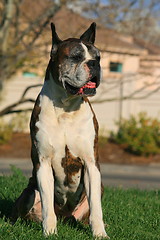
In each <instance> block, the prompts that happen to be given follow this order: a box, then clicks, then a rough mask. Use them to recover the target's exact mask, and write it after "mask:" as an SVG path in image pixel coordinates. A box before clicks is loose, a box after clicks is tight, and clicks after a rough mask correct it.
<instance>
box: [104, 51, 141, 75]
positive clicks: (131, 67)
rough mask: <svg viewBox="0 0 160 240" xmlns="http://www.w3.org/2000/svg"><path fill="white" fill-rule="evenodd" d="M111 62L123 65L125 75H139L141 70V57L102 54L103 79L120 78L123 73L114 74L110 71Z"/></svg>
mask: <svg viewBox="0 0 160 240" xmlns="http://www.w3.org/2000/svg"><path fill="white" fill-rule="evenodd" d="M110 62H120V63H122V64H123V67H122V72H123V73H124V74H128V73H132V74H133V73H137V72H138V70H139V56H138V55H129V54H118V53H108V52H102V53H101V66H102V69H103V78H104V79H105V78H107V77H113V78H114V77H115V78H119V77H120V76H121V73H114V72H110V71H109V64H110Z"/></svg>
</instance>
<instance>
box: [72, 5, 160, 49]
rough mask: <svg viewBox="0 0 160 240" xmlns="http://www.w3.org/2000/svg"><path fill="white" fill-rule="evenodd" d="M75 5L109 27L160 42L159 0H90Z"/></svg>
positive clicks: (86, 14)
mask: <svg viewBox="0 0 160 240" xmlns="http://www.w3.org/2000/svg"><path fill="white" fill-rule="evenodd" d="M80 3H81V4H80ZM74 5H75V8H76V10H77V11H78V12H81V13H82V14H83V15H84V16H87V17H88V16H89V17H94V18H96V19H97V21H99V22H100V23H101V24H102V25H105V26H106V27H108V28H111V29H115V30H116V31H118V32H120V33H124V34H129V35H132V36H134V37H137V38H142V39H145V40H148V41H150V42H152V43H155V44H159V37H160V26H159V20H160V16H159V11H160V1H159V0H148V1H145V0H103V1H102V0H92V1H90V0H88V1H86V2H81V1H78V2H76V3H75V4H74Z"/></svg>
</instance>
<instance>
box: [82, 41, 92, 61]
mask: <svg viewBox="0 0 160 240" xmlns="http://www.w3.org/2000/svg"><path fill="white" fill-rule="evenodd" d="M81 45H82V47H83V49H84V51H85V61H88V60H91V59H92V56H91V55H90V53H89V52H88V49H87V47H86V45H84V44H83V43H81Z"/></svg>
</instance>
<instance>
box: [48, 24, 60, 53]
mask: <svg viewBox="0 0 160 240" xmlns="http://www.w3.org/2000/svg"><path fill="white" fill-rule="evenodd" d="M51 30H52V49H51V56H53V55H54V54H55V53H56V51H57V48H58V44H60V43H61V42H62V40H61V39H60V38H59V37H58V35H57V33H56V28H55V25H54V24H53V23H51Z"/></svg>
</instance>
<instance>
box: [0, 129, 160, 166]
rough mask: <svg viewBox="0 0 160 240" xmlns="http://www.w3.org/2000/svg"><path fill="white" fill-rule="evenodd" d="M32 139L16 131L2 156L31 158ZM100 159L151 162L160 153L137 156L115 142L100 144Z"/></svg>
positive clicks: (159, 159) (0, 152)
mask: <svg viewBox="0 0 160 240" xmlns="http://www.w3.org/2000/svg"><path fill="white" fill-rule="evenodd" d="M30 149H31V141H30V136H29V134H27V133H14V134H13V137H12V139H11V140H10V142H9V143H7V144H4V145H0V157H1V158H2V157H4V158H30ZM99 160H100V162H102V163H112V164H113V163H114V164H136V165H137V164H142V165H146V164H150V163H160V154H159V155H155V156H149V157H144V156H136V155H134V154H130V153H128V152H126V151H125V150H124V149H123V146H119V145H117V144H115V143H110V142H108V143H106V144H103V145H102V146H99Z"/></svg>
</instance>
